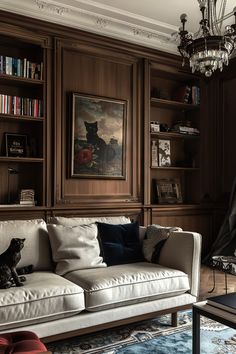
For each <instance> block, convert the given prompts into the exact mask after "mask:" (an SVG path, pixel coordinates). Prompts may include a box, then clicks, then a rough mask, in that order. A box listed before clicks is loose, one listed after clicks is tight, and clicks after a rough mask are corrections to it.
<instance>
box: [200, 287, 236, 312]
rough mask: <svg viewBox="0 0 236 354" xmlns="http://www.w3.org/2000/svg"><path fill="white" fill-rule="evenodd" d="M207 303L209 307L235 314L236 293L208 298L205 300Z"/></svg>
mask: <svg viewBox="0 0 236 354" xmlns="http://www.w3.org/2000/svg"><path fill="white" fill-rule="evenodd" d="M207 303H208V304H209V305H211V306H214V307H217V308H219V309H222V310H225V311H228V312H232V313H234V314H236V292H234V293H230V294H225V295H219V296H213V297H210V298H208V299H207Z"/></svg>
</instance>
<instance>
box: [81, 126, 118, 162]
mask: <svg viewBox="0 0 236 354" xmlns="http://www.w3.org/2000/svg"><path fill="white" fill-rule="evenodd" d="M84 124H85V127H86V130H87V134H86V138H87V142H88V144H91V145H92V146H93V147H94V152H95V154H96V155H97V156H98V158H99V160H100V161H101V162H108V161H110V160H112V159H113V158H114V155H115V151H114V149H113V148H111V147H110V146H108V145H107V144H106V142H105V141H104V140H103V139H102V138H100V136H99V135H98V122H97V121H96V122H93V123H89V122H84Z"/></svg>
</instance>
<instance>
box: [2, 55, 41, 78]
mask: <svg viewBox="0 0 236 354" xmlns="http://www.w3.org/2000/svg"><path fill="white" fill-rule="evenodd" d="M0 74H6V75H13V76H18V77H24V78H27V79H35V80H42V79H43V63H42V62H41V63H35V62H32V61H30V60H28V59H27V58H23V59H20V58H13V57H9V56H5V55H0Z"/></svg>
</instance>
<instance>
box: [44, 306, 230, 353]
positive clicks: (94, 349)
mask: <svg viewBox="0 0 236 354" xmlns="http://www.w3.org/2000/svg"><path fill="white" fill-rule="evenodd" d="M178 318H179V326H178V327H177V328H173V327H171V326H170V315H166V316H161V317H159V318H156V319H153V320H147V321H142V322H139V323H136V324H132V325H126V326H121V327H117V328H114V329H112V330H106V331H101V332H97V333H95V334H90V335H84V336H80V337H75V338H71V339H67V340H63V341H58V342H54V343H50V344H47V348H48V350H50V351H51V352H52V353H53V354H66V353H67V354H74V353H78V354H176V353H181V354H192V313H191V311H185V312H182V313H180V314H179V317H178ZM211 353H214V354H236V331H235V330H233V329H231V328H228V327H226V326H223V325H221V324H219V323H217V322H214V321H212V320H210V319H207V318H205V317H201V354H211Z"/></svg>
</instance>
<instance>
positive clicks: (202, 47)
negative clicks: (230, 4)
mask: <svg viewBox="0 0 236 354" xmlns="http://www.w3.org/2000/svg"><path fill="white" fill-rule="evenodd" d="M198 2H199V7H200V11H201V13H202V19H201V21H200V22H199V24H200V28H199V30H198V32H197V33H196V34H194V35H192V34H190V33H189V32H188V31H186V29H185V24H186V22H187V15H186V14H182V15H181V16H180V20H181V23H182V27H181V28H180V30H179V36H180V44H179V46H178V50H179V52H180V54H181V55H182V57H183V65H184V63H185V58H188V59H189V64H190V68H191V69H192V72H193V73H194V72H195V71H200V73H201V74H205V76H207V77H209V76H211V75H212V73H213V72H214V71H215V70H217V69H219V70H220V71H222V70H223V66H224V65H228V63H229V58H230V55H231V54H232V52H233V50H234V49H235V47H236V7H235V8H234V10H233V14H234V16H235V23H234V24H232V25H231V26H230V25H228V26H226V28H225V32H224V33H221V25H222V21H223V16H222V17H221V19H219V18H218V19H217V16H216V2H217V0H198ZM222 3H223V1H222ZM225 4H226V0H224V8H225Z"/></svg>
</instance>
